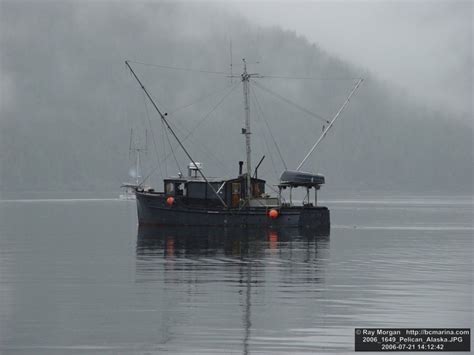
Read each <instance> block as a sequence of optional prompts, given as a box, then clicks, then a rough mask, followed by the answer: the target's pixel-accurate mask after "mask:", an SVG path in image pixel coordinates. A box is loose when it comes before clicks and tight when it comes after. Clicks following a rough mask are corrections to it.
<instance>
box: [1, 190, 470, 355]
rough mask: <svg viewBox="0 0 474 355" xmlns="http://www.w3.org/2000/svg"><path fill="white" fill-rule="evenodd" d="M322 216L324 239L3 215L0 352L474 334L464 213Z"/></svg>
mask: <svg viewBox="0 0 474 355" xmlns="http://www.w3.org/2000/svg"><path fill="white" fill-rule="evenodd" d="M327 205H328V206H329V207H330V208H331V212H332V223H333V226H332V229H331V235H330V236H318V235H315V234H317V233H300V232H298V231H291V230H290V231H236V230H189V229H188V230H177V229H171V230H153V229H151V230H150V229H148V230H139V231H138V230H137V225H136V212H135V205H134V202H130V201H128V202H127V201H118V200H82V201H81V200H64V201H61V200H21V201H13V200H9V201H5V200H4V201H0V352H2V353H15V354H16V353H21V354H23V353H28V354H39V353H44V354H71V353H76V354H84V353H96V354H108V353H110V354H121V353H124V354H129V353H136V354H141V353H146V354H152V353H162V352H168V353H179V354H197V353H202V354H209V353H219V354H220V353H225V354H242V353H243V354H254V353H269V354H273V353H278V352H280V353H292V354H294V353H305V352H308V353H310V352H352V351H353V349H354V345H353V334H354V328H355V327H471V326H472V324H473V302H472V301H473V298H472V295H473V276H472V274H473V261H472V260H473V254H474V253H473V205H472V199H468V198H464V199H459V198H446V197H432V198H423V199H420V198H418V199H417V198H410V199H393V198H392V199H380V200H377V199H373V200H367V199H366V200H333V201H328V202H327ZM301 234H303V235H301Z"/></svg>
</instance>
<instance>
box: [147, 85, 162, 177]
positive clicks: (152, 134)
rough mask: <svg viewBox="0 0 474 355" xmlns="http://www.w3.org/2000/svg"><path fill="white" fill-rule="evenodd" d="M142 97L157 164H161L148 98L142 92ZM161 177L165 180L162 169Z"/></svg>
mask: <svg viewBox="0 0 474 355" xmlns="http://www.w3.org/2000/svg"><path fill="white" fill-rule="evenodd" d="M142 97H143V103H144V105H145V113H146V117H147V120H148V125H149V127H150V131H151V138H152V140H153V147H154V149H155V154H156V160H157V163H158V164H159V162H160V157H159V155H158V147H157V145H156V139H155V133H154V132H153V126H152V124H151V119H150V114H149V112H148V106H147V103H146V97H145V93H144V92H142ZM160 176H161V179H163V172H162V171H161V169H160Z"/></svg>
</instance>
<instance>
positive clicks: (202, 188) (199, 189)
mask: <svg viewBox="0 0 474 355" xmlns="http://www.w3.org/2000/svg"><path fill="white" fill-rule="evenodd" d="M187 192H188V197H191V198H206V183H202V182H191V183H188V191H187Z"/></svg>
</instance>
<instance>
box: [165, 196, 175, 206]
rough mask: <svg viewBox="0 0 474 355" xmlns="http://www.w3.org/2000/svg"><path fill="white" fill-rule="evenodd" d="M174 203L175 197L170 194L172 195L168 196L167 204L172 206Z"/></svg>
mask: <svg viewBox="0 0 474 355" xmlns="http://www.w3.org/2000/svg"><path fill="white" fill-rule="evenodd" d="M173 203H174V197H171V196H170V197H168V198H167V199H166V204H167V205H168V206H170V207H171V206H173Z"/></svg>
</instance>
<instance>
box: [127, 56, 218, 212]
mask: <svg viewBox="0 0 474 355" xmlns="http://www.w3.org/2000/svg"><path fill="white" fill-rule="evenodd" d="M125 64H126V65H127V67H128V68H129V69H130V72H131V73H132V74H133V76H134V77H135V79H136V80H137V81H138V83H139V84H140V87H141V88H142V90H143V91H144V92H145V94H146V96H147V97H148V99H149V100H150V102H151V103H152V105H153V107H154V108H155V110H156V112H158V115H160V117H161V120H162V121H163V122H164V123H165V125H166V127H167V128H168V129H169V131H170V132H171V134H172V135H173V137H174V138H175V139H176V141H177V142H178V144H179V146H180V147H181V149H183V151H184V153H185V154H186V156H187V157H188V159H189V160H191V162H192V163H193V164H194V166H195V167H196V169H197V170H198V171H199V174H200V175H201V176H202V178H203V179H204V181H205V182H206V183H207V185H208V186H209V187H210V188H211V190H212V191H213V192H214V193H215V194H216V196H217V198H218V199H219V201H220V202H221V203H222V205H223V206H224V207H225V208H227V204H226V203H225V202H224V200H223V199H222V198H221V197H220V196H219V194H218V193H217V191H216V190H215V189H214V187H213V186H212V185H211V183H210V182H209V180H207V178H206V176H205V175H204V173H203V172H202V170H201V168H200V167H199V166H198V165H197V164H196V162H195V161H194V159H193V158H192V157H191V155H190V154H189V153H188V151H187V150H186V148H185V147H184V145H183V143H181V141H180V140H179V138H178V136H177V135H176V133H175V132H174V130H173V128H171V126H170V124H169V123H168V120H167V119H166V118H165V116H166V115H167V114H166V113H165V114H163V113H162V112H161V111H160V109H159V108H158V106H156V104H155V101H154V100H153V99H152V97H151V96H150V94H149V93H148V91H147V90H146V88H145V86H144V85H143V84H142V82H141V81H140V79H139V78H138V76H137V74H135V72H134V71H133V69H132V67H131V66H130V63H129V62H128V60H126V61H125Z"/></svg>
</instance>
